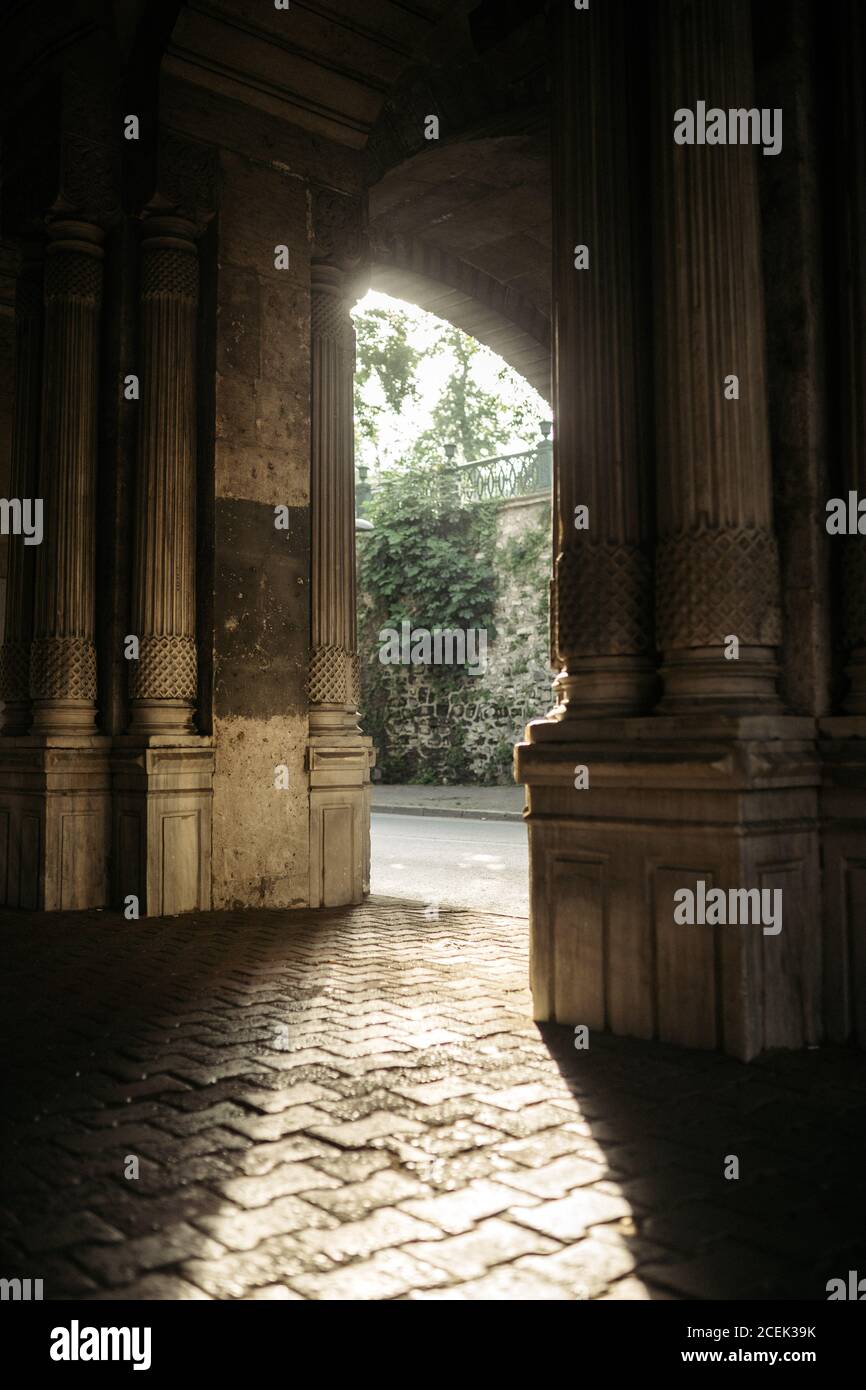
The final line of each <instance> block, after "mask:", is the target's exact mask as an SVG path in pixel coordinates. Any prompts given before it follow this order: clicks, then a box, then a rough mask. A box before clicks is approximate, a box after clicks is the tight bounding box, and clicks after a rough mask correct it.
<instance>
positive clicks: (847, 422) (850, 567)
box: [830, 0, 866, 714]
mask: <svg viewBox="0 0 866 1390" xmlns="http://www.w3.org/2000/svg"><path fill="white" fill-rule="evenodd" d="M834 23H835V25H836V26H837V42H836V84H835V90H836V100H835V101H834V115H835V119H836V129H835V136H836V148H837V150H838V151H839V152H840V157H841V158H843V159H844V161H845V166H844V175H843V177H842V179H841V180H840V188H839V195H840V196H839V213H840V215H839V216H838V219H837V224H838V229H839V235H838V240H837V256H838V274H839V277H840V281H841V289H842V293H841V305H840V320H841V330H842V341H841V344H840V346H841V354H840V357H841V362H840V365H841V368H842V373H841V375H842V383H841V386H842V389H841V392H840V400H841V403H842V410H841V426H842V429H841V434H842V438H841V445H842V448H841V463H842V479H843V486H842V496H843V497H847V495H848V492H849V491H850V492H856V493H857V495H858V498H859V499H861V500H862V499H863V498H866V397H864V391H863V383H864V381H866V96H864V91H863V81H864V75H866V61H864V45H866V23H864V16H863V13H862V6H861V5H859V4H857V3H856V0H855V3H848V0H842V3H841V4H840V5H839V7H838V13H836V14H835V15H834ZM830 544H831V548H832V549H834V550H835V549H836V547H838V548H839V549H840V550H841V559H842V586H843V640H844V643H845V649H846V658H847V664H846V672H845V673H846V675H847V676H848V680H849V688H848V691H847V693H846V695H845V698H844V702H843V709H844V710H845V711H846V713H849V714H866V540H864V537H862V536H860V535H855V536H845V537H834V538H833V539H832V540H831V542H830Z"/></svg>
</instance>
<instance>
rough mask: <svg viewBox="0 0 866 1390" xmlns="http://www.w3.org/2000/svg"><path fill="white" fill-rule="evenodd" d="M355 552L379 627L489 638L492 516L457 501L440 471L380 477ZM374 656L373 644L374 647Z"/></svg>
mask: <svg viewBox="0 0 866 1390" xmlns="http://www.w3.org/2000/svg"><path fill="white" fill-rule="evenodd" d="M368 515H369V519H370V521H371V522H372V523H373V530H372V531H370V532H368V533H367V534H366V535H365V536H364V539H363V542H362V544H361V545H360V546H359V552H360V565H359V574H360V581H361V588H362V590H363V592H364V593H365V594H366V596H367V598H368V600H369V602H370V608H369V610H368V612H367V614H366V615H365V622H369V624H370V625H371V627H372V626H375V627H376V634H372V633H371V635H374V636H375V635H377V634H378V629H379V628H382V627H395V628H399V626H400V624H401V622H402V621H403V620H404V619H408V620H409V621H410V622H411V623H412V624H413V625H414V626H416V627H426V628H430V629H432V628H434V627H464V628H465V627H484V628H487V634H488V641H490V640H492V637H493V631H492V626H493V605H494V602H495V598H496V581H495V575H494V564H493V549H494V539H495V514H494V511H493V508H492V507H489V506H486V505H480V506H479V505H478V504H477V503H475V504H472V505H465V504H462V503H461V502H460V499H459V496H458V493H457V485H456V483H455V481H454V479H453V478H452V477H451V476H450V475H449V474H448V473H447V472H445V471H444V470H443V471H441V472H440V471H439V470H432V469H428V470H426V471H425V472H424V473H421V474H416V473H389V474H384V475H383V477H382V479H381V481H380V485H379V487H378V488H377V489H376V491H375V492H374V493H373V496H372V498H371V500H370V505H369V511H368ZM376 647H377V650H378V640H377V641H376Z"/></svg>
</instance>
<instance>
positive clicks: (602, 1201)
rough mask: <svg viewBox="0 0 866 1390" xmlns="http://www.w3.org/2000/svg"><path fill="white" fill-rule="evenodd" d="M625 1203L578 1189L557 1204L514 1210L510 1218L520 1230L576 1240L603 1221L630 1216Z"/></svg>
mask: <svg viewBox="0 0 866 1390" xmlns="http://www.w3.org/2000/svg"><path fill="white" fill-rule="evenodd" d="M630 1212H631V1208H630V1207H629V1204H628V1202H626V1201H623V1199H622V1198H621V1197H610V1196H608V1195H607V1194H606V1193H603V1192H596V1191H595V1190H594V1189H593V1188H579V1189H578V1190H577V1191H575V1192H572V1194H571V1196H570V1197H562V1198H560V1200H559V1201H558V1202H543V1203H542V1204H541V1205H539V1206H534V1207H528V1208H526V1207H515V1208H514V1210H513V1211H512V1213H511V1215H512V1216H513V1218H514V1220H515V1221H519V1222H520V1223H521V1225H523V1226H531V1227H532V1228H533V1230H536V1231H542V1232H543V1233H544V1234H545V1235H549V1236H553V1237H555V1239H557V1240H579V1239H580V1237H581V1236H582V1235H584V1234H585V1233H586V1231H587V1230H588V1229H589V1228H590V1227H591V1226H597V1225H600V1224H601V1223H602V1222H604V1221H616V1220H617V1218H618V1217H621V1216H628V1215H630Z"/></svg>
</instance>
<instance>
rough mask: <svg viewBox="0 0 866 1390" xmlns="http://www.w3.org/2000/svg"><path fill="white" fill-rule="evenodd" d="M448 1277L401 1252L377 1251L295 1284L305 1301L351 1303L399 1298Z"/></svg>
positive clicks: (439, 1282)
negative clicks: (323, 1300) (326, 1300)
mask: <svg viewBox="0 0 866 1390" xmlns="http://www.w3.org/2000/svg"><path fill="white" fill-rule="evenodd" d="M447 1278H448V1276H447V1274H445V1272H444V1271H443V1270H441V1269H436V1268H435V1266H433V1265H428V1264H424V1263H423V1262H422V1261H421V1260H415V1259H413V1258H412V1256H411V1255H407V1254H406V1253H405V1252H404V1251H402V1250H380V1251H379V1252H378V1253H377V1254H375V1255H373V1257H372V1258H371V1259H369V1260H361V1261H359V1262H358V1263H357V1264H353V1265H349V1266H348V1267H343V1268H341V1269H335V1270H332V1271H330V1272H329V1273H326V1274H307V1275H301V1276H300V1277H299V1278H297V1279H296V1280H295V1281H294V1286H295V1288H297V1289H299V1290H300V1291H301V1293H302V1294H303V1295H304V1296H305V1297H306V1298H323V1299H334V1300H344V1299H348V1300H351V1301H353V1302H354V1301H355V1300H370V1299H383V1298H398V1297H399V1296H400V1295H402V1294H405V1293H408V1292H409V1290H413V1289H426V1288H428V1287H430V1286H433V1285H436V1284H442V1283H445V1282H446V1280H447Z"/></svg>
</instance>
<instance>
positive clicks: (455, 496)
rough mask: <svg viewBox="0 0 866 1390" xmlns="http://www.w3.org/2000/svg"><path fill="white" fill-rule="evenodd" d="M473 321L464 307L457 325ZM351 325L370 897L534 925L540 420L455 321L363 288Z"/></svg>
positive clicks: (545, 700) (541, 599)
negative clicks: (520, 781) (523, 773)
mask: <svg viewBox="0 0 866 1390" xmlns="http://www.w3.org/2000/svg"><path fill="white" fill-rule="evenodd" d="M454 294H455V292H454V291H451V290H449V289H448V287H442V288H441V290H440V296H441V298H444V299H445V300H446V301H448V302H451V301H452V296H454ZM425 297H426V298H427V299H428V302H429V300H430V298H432V297H433V296H432V293H431V292H430V291H429V290H428V292H427V294H426V295H425ZM474 308H475V313H476V315H478V314H481V315H483V314H484V309H483V306H480V305H478V304H477V303H476V304H475V306H474ZM472 309H473V304H472V301H470V300H469V299H468V297H466V296H463V309H462V311H461V317H462V319H463V321H464V322H466V321H467V319H468V318H469V317H470V316H471V312H472ZM354 322H355V331H356V340H357V354H356V375H355V436H356V488H357V492H356V496H357V512H358V523H357V525H358V651H359V657H360V671H361V717H362V727H363V728H364V731H365V733H366V734H369V735H371V736H372V738H373V742H374V745H375V746H376V748H377V763H378V766H377V767H376V769H375V771H374V780H373V792H372V808H373V816H372V872H371V888H372V891H373V893H374V894H377V895H384V896H389V897H403V898H405V897H411V898H415V899H419V900H423V901H424V903H425V909H426V910H427V911H429V913H430V915H431V916H434V915H435V913H436V912H437V910H438V908H439V906H440V905H441V906H447V907H449V908H453V907H477V906H478V905H479V903H484V904H486V905H487V906H488V908H489V910H491V911H500V912H509V913H517V914H518V915H522V916H525V915H527V912H528V893H527V884H528V857H527V844H526V835H525V830H524V828H523V826H522V824H521V823H520V822H521V819H522V806H523V795H522V791H521V790H520V789H519V788H518V787H516V786H515V784H514V780H513V771H512V761H513V746H514V743H515V742H516V741H517V740H518V739H519V738H520V736H521V734H522V731H523V728H524V727H525V725H526V723H527V721H528V720H529V719H531V718H533V717H535V716H536V715H537V714H539V713H540V712H542V711H543V710H544V709H545V708H546V707H547V706H548V704H549V699H550V671H549V654H548V639H547V628H548V613H547V604H548V579H549V554H550V524H551V518H550V493H551V482H552V446H551V440H550V433H551V422H550V417H549V410H548V407H547V404H546V402H545V401H544V400H543V399H542V397H541V396H540V395H539V394H538V392H536V391H535V390H534V389H533V387H532V386H531V385H530V384H529V383H528V382H527V381H526V380H525V379H524V378H523V377H521V376H520V375H519V374H518V373H517V372H516V371H514V370H513V369H512V368H511V367H510V366H509V365H508V364H507V363H505V362H504V361H503V359H502V358H501V357H500V356H498V355H496V354H495V353H494V352H493V351H491V349H490V348H488V347H486V346H484V345H482V344H481V343H480V342H479V341H478V339H476V338H475V337H473V336H470V335H468V334H467V333H465V332H463V331H462V329H461V328H460V327H458V326H457V325H456V324H455V323H454V322H453V318H452V319H451V320H450V321H445V320H444V319H443V318H440V317H438V316H434V315H433V314H431V313H429V312H426V311H425V310H424V309H422V308H420V307H419V306H417V305H412V304H410V303H407V302H406V301H404V300H400V299H395V298H393V297H390V296H388V295H385V294H382V293H381V292H378V291H376V290H371V291H370V292H369V293H368V294H367V295H365V296H364V298H363V299H362V300H361V301H360V302H359V304H358V305H357V306H356V308H355V311H354ZM487 327H488V333H491V332H492V331H494V326H493V325H492V322H491V319H490V317H489V316H488V317H487Z"/></svg>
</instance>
